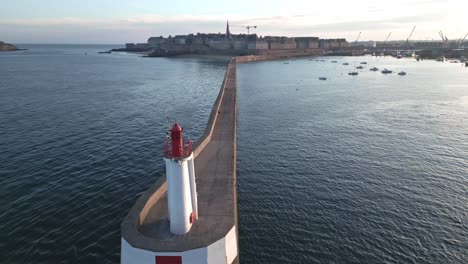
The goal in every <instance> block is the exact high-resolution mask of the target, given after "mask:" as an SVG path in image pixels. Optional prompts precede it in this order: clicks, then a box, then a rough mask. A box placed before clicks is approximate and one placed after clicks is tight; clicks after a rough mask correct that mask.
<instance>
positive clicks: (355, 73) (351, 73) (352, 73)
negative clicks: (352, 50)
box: [348, 72, 358, 75]
mask: <svg viewBox="0 0 468 264" xmlns="http://www.w3.org/2000/svg"><path fill="white" fill-rule="evenodd" d="M348 75H358V72H348Z"/></svg>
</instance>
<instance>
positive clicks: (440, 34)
mask: <svg viewBox="0 0 468 264" xmlns="http://www.w3.org/2000/svg"><path fill="white" fill-rule="evenodd" d="M439 36H440V38H441V39H442V46H446V45H448V38H447V37H446V36H444V32H442V30H441V31H439Z"/></svg>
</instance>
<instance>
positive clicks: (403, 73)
mask: <svg viewBox="0 0 468 264" xmlns="http://www.w3.org/2000/svg"><path fill="white" fill-rule="evenodd" d="M398 75H401V76H402V75H406V72H404V71H401V72H399V73H398Z"/></svg>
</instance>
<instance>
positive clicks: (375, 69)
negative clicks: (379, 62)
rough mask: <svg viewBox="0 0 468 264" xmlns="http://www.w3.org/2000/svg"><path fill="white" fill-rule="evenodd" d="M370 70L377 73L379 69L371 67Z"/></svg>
mask: <svg viewBox="0 0 468 264" xmlns="http://www.w3.org/2000/svg"><path fill="white" fill-rule="evenodd" d="M370 70H371V71H378V70H379V68H377V67H372V68H370Z"/></svg>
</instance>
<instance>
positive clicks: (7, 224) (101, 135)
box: [0, 45, 228, 263]
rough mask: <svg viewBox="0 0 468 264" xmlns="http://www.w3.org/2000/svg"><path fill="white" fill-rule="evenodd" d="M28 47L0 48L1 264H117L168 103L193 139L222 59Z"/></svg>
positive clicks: (159, 167)
mask: <svg viewBox="0 0 468 264" xmlns="http://www.w3.org/2000/svg"><path fill="white" fill-rule="evenodd" d="M20 46H21V45H20ZM21 47H25V46H21ZM25 48H29V49H30V50H28V51H21V52H14V53H0V149H1V151H0V201H1V202H0V256H1V257H0V263H118V262H119V260H120V223H121V221H122V218H123V217H124V216H125V215H126V214H127V213H128V210H129V208H130V207H131V206H132V205H133V203H134V202H135V201H136V199H137V198H138V197H139V195H140V194H141V193H142V192H143V191H145V190H146V189H147V188H148V187H149V186H150V185H151V184H152V183H154V182H155V180H156V179H157V177H158V175H159V174H160V173H161V172H163V169H164V166H163V165H164V162H163V160H162V149H163V140H164V139H165V109H166V107H167V109H168V111H169V115H170V117H171V119H172V120H174V119H177V121H180V122H181V123H182V124H183V126H184V129H185V130H186V135H187V136H188V137H191V138H194V139H197V138H198V137H199V136H200V135H201V133H202V132H203V130H204V128H205V126H206V120H207V119H208V116H209V114H210V111H211V106H212V105H213V102H214V100H215V99H216V96H217V94H218V92H219V87H220V85H221V82H222V79H223V77H224V72H225V69H226V66H227V62H228V60H226V59H221V60H219V59H195V58H184V59H180V58H179V59H165V58H142V57H140V56H137V55H134V54H125V53H121V54H117V53H114V54H97V51H102V50H108V49H109V48H112V47H109V46H80V45H77V46H63V45H62V46H60V45H56V46H54V45H47V46H40V45H33V46H26V47H25ZM85 54H87V55H85Z"/></svg>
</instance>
